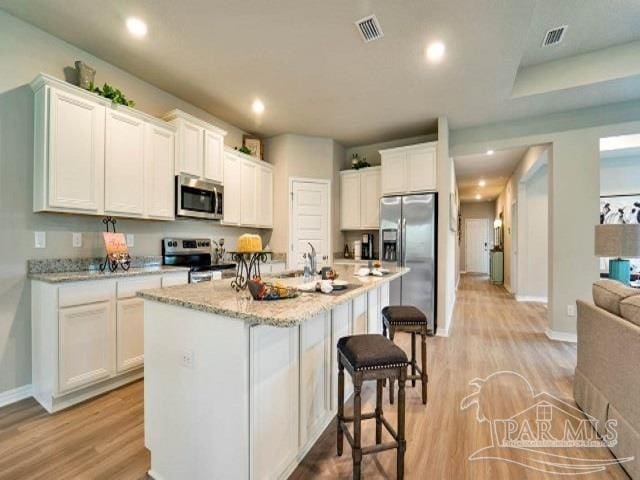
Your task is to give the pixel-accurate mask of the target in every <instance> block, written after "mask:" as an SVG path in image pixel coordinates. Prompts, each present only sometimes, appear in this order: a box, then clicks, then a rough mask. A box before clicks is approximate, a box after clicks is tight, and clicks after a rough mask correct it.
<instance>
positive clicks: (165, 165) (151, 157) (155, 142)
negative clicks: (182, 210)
mask: <svg viewBox="0 0 640 480" xmlns="http://www.w3.org/2000/svg"><path fill="white" fill-rule="evenodd" d="M174 143H175V135H174V134H173V132H172V131H171V130H168V129H166V128H162V127H158V126H156V125H151V124H147V131H146V148H145V176H144V191H145V214H146V215H147V216H148V217H151V218H160V219H167V220H172V219H173V218H174V217H175V177H174V175H173V172H174V156H175V145H174Z"/></svg>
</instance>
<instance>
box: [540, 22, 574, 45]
mask: <svg viewBox="0 0 640 480" xmlns="http://www.w3.org/2000/svg"><path fill="white" fill-rule="evenodd" d="M567 27H568V25H562V26H561V27H556V28H552V29H551V30H549V31H548V32H547V33H545V34H544V40H542V46H543V47H550V46H551V45H557V44H559V43H560V42H561V41H562V39H563V38H564V32H566V31H567Z"/></svg>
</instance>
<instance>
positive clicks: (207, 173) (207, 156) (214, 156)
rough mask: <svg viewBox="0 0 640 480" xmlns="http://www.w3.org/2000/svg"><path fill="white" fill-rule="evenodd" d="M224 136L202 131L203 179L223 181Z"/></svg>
mask: <svg viewBox="0 0 640 480" xmlns="http://www.w3.org/2000/svg"><path fill="white" fill-rule="evenodd" d="M223 165H224V135H220V134H218V133H216V132H212V131H209V130H205V131H204V178H206V179H207V180H211V181H214V182H220V183H222V181H223V173H222V172H223V169H224V167H223Z"/></svg>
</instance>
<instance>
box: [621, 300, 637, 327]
mask: <svg viewBox="0 0 640 480" xmlns="http://www.w3.org/2000/svg"><path fill="white" fill-rule="evenodd" d="M620 315H621V316H622V318H624V319H625V320H629V321H630V322H631V323H635V324H636V325H638V326H639V327H640V295H633V296H632V297H627V298H625V299H624V300H622V301H621V302H620Z"/></svg>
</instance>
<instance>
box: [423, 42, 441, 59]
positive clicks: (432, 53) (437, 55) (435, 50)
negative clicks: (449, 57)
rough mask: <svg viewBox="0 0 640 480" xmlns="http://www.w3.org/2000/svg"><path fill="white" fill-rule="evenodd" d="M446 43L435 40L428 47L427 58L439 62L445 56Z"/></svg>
mask: <svg viewBox="0 0 640 480" xmlns="http://www.w3.org/2000/svg"><path fill="white" fill-rule="evenodd" d="M444 50H445V48H444V43H442V42H433V43H431V44H430V45H429V46H428V47H427V58H428V59H429V60H430V61H432V62H439V61H440V60H442V57H444Z"/></svg>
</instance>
